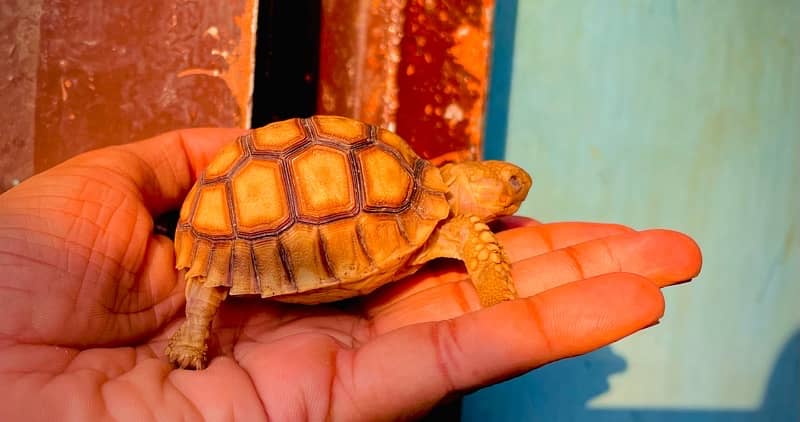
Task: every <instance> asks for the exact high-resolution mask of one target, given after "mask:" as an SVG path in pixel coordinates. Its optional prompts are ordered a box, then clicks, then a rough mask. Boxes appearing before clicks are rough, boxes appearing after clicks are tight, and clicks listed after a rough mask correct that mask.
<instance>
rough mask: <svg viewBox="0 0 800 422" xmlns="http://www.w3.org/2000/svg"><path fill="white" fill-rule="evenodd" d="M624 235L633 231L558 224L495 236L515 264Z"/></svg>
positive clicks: (619, 227) (604, 225) (587, 224)
mask: <svg viewBox="0 0 800 422" xmlns="http://www.w3.org/2000/svg"><path fill="white" fill-rule="evenodd" d="M624 233H634V230H633V229H631V228H630V227H626V226H623V225H620V224H608V223H591V222H558V223H548V224H540V225H527V226H520V227H516V228H514V229H511V230H506V231H502V232H500V233H498V234H497V238H498V240H500V243H501V244H502V245H503V249H505V251H506V253H507V254H508V257H509V259H510V260H511V262H516V261H521V260H523V259H527V258H530V257H532V256H536V255H541V254H544V253H547V252H550V251H553V250H556V249H561V248H566V247H568V246H573V245H577V244H579V243H583V242H587V241H590V240H594V239H601V238H604V237H609V236H614V235H618V234H624Z"/></svg>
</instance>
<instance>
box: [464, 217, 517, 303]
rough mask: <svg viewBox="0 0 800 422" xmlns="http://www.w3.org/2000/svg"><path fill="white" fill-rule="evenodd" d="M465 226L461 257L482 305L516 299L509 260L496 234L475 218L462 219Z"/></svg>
mask: <svg viewBox="0 0 800 422" xmlns="http://www.w3.org/2000/svg"><path fill="white" fill-rule="evenodd" d="M462 221H463V222H462V223H460V224H463V225H465V226H467V227H466V228H465V229H464V231H465V232H466V238H465V240H464V243H463V247H462V252H461V259H463V260H464V265H465V266H466V267H467V273H468V274H469V276H470V278H471V279H472V283H473V284H474V285H475V289H476V290H477V291H478V297H479V298H480V300H481V306H484V307H486V306H492V305H496V304H498V303H500V302H503V301H506V300H512V299H516V298H517V289H516V287H515V286H514V280H513V279H512V278H511V263H510V262H509V260H508V255H506V253H505V251H504V250H503V247H502V246H501V245H500V243H499V242H498V241H497V237H496V236H495V235H494V233H492V231H491V230H489V227H488V226H487V225H486V224H484V223H483V222H481V220H480V219H479V218H478V217H475V216H472V217H469V218H465V219H464V220H462Z"/></svg>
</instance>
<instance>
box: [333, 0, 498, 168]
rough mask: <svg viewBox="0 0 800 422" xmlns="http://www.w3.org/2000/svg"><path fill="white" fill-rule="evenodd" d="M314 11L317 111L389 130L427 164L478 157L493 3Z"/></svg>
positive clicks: (402, 0) (424, 0)
mask: <svg viewBox="0 0 800 422" xmlns="http://www.w3.org/2000/svg"><path fill="white" fill-rule="evenodd" d="M322 6H323V8H322V34H321V45H320V51H321V57H320V63H321V65H320V84H319V89H320V92H319V100H318V110H319V111H320V112H322V113H331V114H342V115H346V116H350V117H354V118H358V119H361V120H365V121H368V122H371V123H375V124H379V125H381V126H383V127H386V128H389V129H393V130H396V131H397V132H398V133H399V134H401V135H402V136H404V137H405V138H406V139H407V140H408V141H409V142H410V143H411V144H412V145H413V146H414V148H415V149H416V150H417V151H419V152H420V153H421V155H423V156H424V157H427V158H432V157H439V156H442V155H445V156H446V157H448V158H449V159H456V160H458V159H464V158H477V157H478V156H480V154H481V145H482V138H483V136H482V135H483V133H482V132H483V121H484V111H485V110H484V109H485V104H486V97H487V86H488V84H487V79H488V73H489V72H488V69H489V47H490V39H491V26H492V17H493V9H494V0H453V1H447V2H444V1H433V0H358V1H344V0H327V1H323V2H322Z"/></svg>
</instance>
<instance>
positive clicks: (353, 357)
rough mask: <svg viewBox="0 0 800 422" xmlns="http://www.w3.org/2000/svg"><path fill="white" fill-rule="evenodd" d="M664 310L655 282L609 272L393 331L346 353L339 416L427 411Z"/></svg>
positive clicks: (640, 324)
mask: <svg viewBox="0 0 800 422" xmlns="http://www.w3.org/2000/svg"><path fill="white" fill-rule="evenodd" d="M663 309H664V302H663V298H662V296H661V294H660V292H659V290H658V288H657V287H656V286H655V285H654V284H653V283H651V282H650V281H649V280H647V279H645V278H643V277H640V276H636V275H633V274H607V275H603V276H600V277H596V278H592V279H588V280H582V281H579V282H575V283H570V284H567V285H563V286H560V287H558V288H555V289H552V290H549V291H547V292H543V293H541V294H539V295H536V296H534V297H532V298H528V299H521V300H515V301H512V302H506V303H503V304H500V305H497V306H494V307H492V308H488V309H485V310H482V311H480V312H475V313H471V314H467V315H464V316H461V317H459V318H457V319H454V320H447V321H441V322H435V323H426V324H416V325H412V326H409V327H405V328H402V329H399V330H395V331H392V332H390V333H387V334H385V335H383V336H378V337H377V338H376V339H375V340H374V341H372V342H369V343H367V344H366V345H364V346H362V347H361V348H359V349H356V350H353V351H348V352H342V353H341V356H339V359H337V364H338V365H337V373H338V374H346V375H347V377H345V376H344V375H342V376H340V377H339V378H338V379H337V380H336V381H338V382H334V384H333V388H334V391H333V395H334V397H342V398H347V399H348V400H340V401H335V402H334V403H333V405H332V406H333V408H332V416H333V419H341V420H351V419H354V418H355V417H358V418H359V419H390V418H393V417H397V416H398V415H401V414H404V415H407V414H409V413H410V412H414V411H416V412H421V411H425V410H427V409H429V408H430V407H432V406H433V405H434V404H435V403H436V402H437V401H439V400H440V399H442V398H443V397H445V396H446V395H447V394H449V393H452V392H454V391H463V390H468V389H473V388H476V387H479V386H481V385H485V384H487V383H490V382H496V381H498V380H501V379H505V378H509V377H512V376H515V375H517V374H520V373H523V372H525V371H528V370H531V369H533V368H536V367H538V366H541V365H544V364H546V363H548V362H552V361H555V360H558V359H562V358H566V357H570V356H575V355H579V354H582V353H586V352H589V351H591V350H594V349H597V348H600V347H602V346H605V345H607V344H609V343H611V342H613V341H616V340H618V339H620V338H623V337H625V336H627V335H629V334H631V333H634V332H636V331H637V330H640V329H642V328H644V327H647V326H648V325H651V324H653V323H654V322H656V321H657V320H658V319H659V318H660V317H661V315H662V314H663ZM386 397H391V400H386ZM350 404H357V405H358V407H355V406H351V405H350ZM354 412H357V413H354Z"/></svg>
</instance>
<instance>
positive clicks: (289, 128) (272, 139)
mask: <svg viewBox="0 0 800 422" xmlns="http://www.w3.org/2000/svg"><path fill="white" fill-rule="evenodd" d="M250 136H251V139H252V145H253V149H254V150H256V151H257V152H282V151H285V150H288V149H291V148H292V147H294V146H296V145H299V144H301V143H303V142H304V141H305V140H306V138H307V137H308V134H307V133H306V130H305V128H304V127H303V124H302V122H301V120H300V119H289V120H283V121H280V122H274V123H270V124H268V125H266V126H264V127H261V128H258V129H254V130H253V131H252V132H251V135H250Z"/></svg>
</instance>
